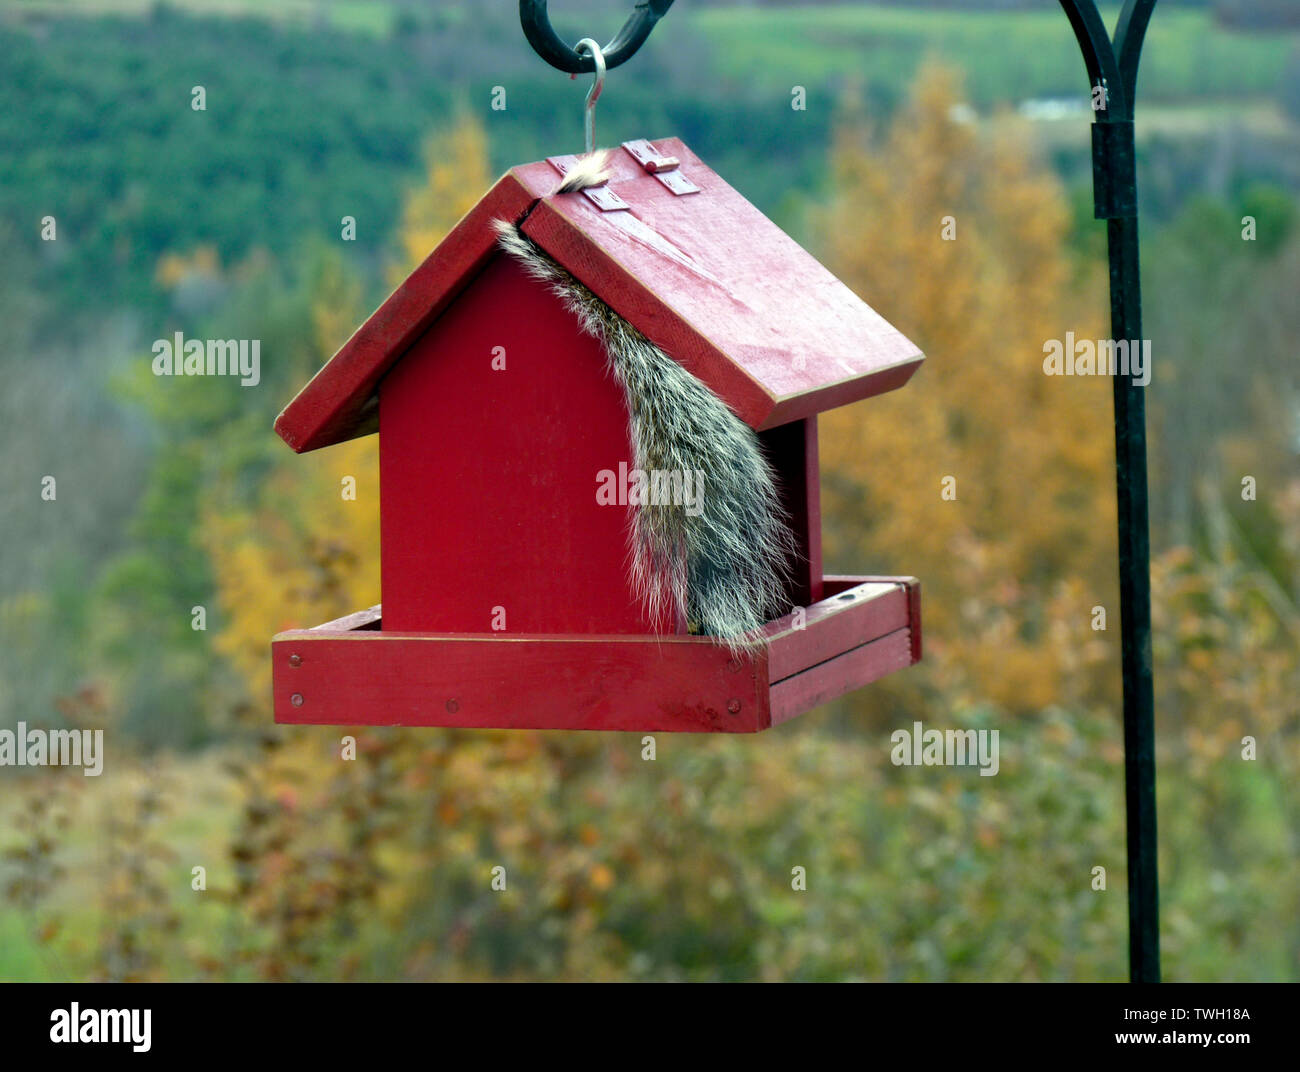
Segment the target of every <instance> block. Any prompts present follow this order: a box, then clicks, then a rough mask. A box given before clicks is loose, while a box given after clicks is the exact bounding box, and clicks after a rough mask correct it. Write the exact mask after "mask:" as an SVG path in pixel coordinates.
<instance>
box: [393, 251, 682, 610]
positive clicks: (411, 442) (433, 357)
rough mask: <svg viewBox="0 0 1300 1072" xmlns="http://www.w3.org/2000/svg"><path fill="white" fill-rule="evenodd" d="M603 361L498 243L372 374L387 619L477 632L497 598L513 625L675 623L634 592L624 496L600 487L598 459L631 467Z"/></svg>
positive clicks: (608, 466) (618, 391) (620, 410)
mask: <svg viewBox="0 0 1300 1072" xmlns="http://www.w3.org/2000/svg"><path fill="white" fill-rule="evenodd" d="M498 348H500V349H498ZM494 352H496V353H497V354H498V355H500V359H501V360H504V361H505V368H504V369H501V368H499V367H493V355H494ZM605 366H606V359H605V354H604V350H603V348H602V347H601V345H600V343H599V342H598V341H597V340H595V339H593V338H591V337H590V336H588V335H584V334H581V333H580V332H579V331H578V328H577V320H576V318H575V316H574V315H573V313H571V312H570V311H569V310H568V309H566V308H565V307H564V306H563V305H561V304H560V303H559V302H558V301H556V300H555V298H554V295H553V294H552V293H551V292H550V290H549V289H548V288H547V286H546V285H545V284H543V283H540V282H538V281H537V280H535V279H533V278H531V277H530V276H528V275H527V273H526V272H525V271H524V270H523V268H521V267H520V265H519V264H518V263H517V262H516V261H515V260H514V259H513V258H511V257H510V256H508V255H507V254H498V255H497V256H496V257H495V258H493V260H492V261H491V262H490V263H489V264H488V265H487V267H485V268H484V269H483V271H482V272H481V273H480V274H479V277H478V279H477V280H476V282H475V284H474V285H473V286H472V287H470V288H469V290H468V291H466V292H465V293H464V294H462V296H461V298H460V300H459V301H457V302H456V303H455V305H454V306H453V307H452V308H450V309H449V310H448V311H447V312H446V313H445V314H444V315H443V316H442V317H441V318H440V319H439V320H438V322H437V323H436V324H435V325H434V326H433V327H432V328H431V329H430V330H429V331H427V332H426V333H425V334H424V335H422V336H421V337H420V339H419V340H418V341H417V342H416V344H415V345H414V346H413V347H412V348H411V351H410V352H409V353H408V355H407V356H406V358H405V359H404V360H403V361H402V362H401V363H400V364H399V365H398V366H397V367H396V368H394V369H393V370H392V372H390V373H389V374H388V376H386V377H385V378H384V380H383V382H382V384H381V385H380V414H381V419H382V422H383V428H384V431H383V434H382V435H381V436H380V442H379V465H380V499H379V501H380V512H381V525H380V542H381V568H382V581H383V599H384V628H385V629H388V630H396V631H398V632H434V633H450V632H456V633H482V632H489V631H491V630H493V629H496V628H497V627H498V626H499V625H500V624H501V623H500V621H493V615H494V608H497V607H499V608H501V612H497V613H498V614H501V613H503V614H504V626H505V631H506V632H507V633H510V634H520V633H523V634H547V633H585V634H602V633H673V632H676V631H677V629H676V628H675V627H676V622H675V620H674V619H673V618H672V617H671V616H669V615H665V616H662V617H661V618H659V619H657V620H656V619H652V618H651V617H650V615H649V613H648V611H647V610H646V608H645V607H644V605H643V604H642V602H641V601H640V600H639V599H638V598H637V597H636V594H635V592H634V591H633V588H632V582H631V578H630V574H629V571H628V568H627V561H628V532H629V530H630V527H631V525H632V521H633V517H632V515H633V511H634V510H635V509H636V508H635V507H633V506H628V505H626V503H624V504H622V505H618V504H602V503H600V502H598V501H597V496H596V491H597V487H598V475H599V474H600V473H601V472H603V471H606V472H609V473H611V474H618V473H619V472H620V469H619V466H620V464H621V465H624V466H626V467H627V469H628V470H630V469H631V468H632V467H633V461H632V459H633V453H632V445H631V442H630V438H629V433H628V424H629V418H628V413H627V405H626V403H625V401H624V398H623V392H622V388H620V387H619V385H618V384H617V382H616V381H615V380H614V378H613V377H612V376H610V375H608V374H607V372H606V368H605Z"/></svg>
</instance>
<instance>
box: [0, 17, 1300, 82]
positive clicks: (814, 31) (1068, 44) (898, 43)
mask: <svg viewBox="0 0 1300 1072" xmlns="http://www.w3.org/2000/svg"><path fill="white" fill-rule="evenodd" d="M155 2H156V0H8V2H7V3H5V4H3V5H0V10H6V11H8V12H9V13H10V14H13V13H23V12H28V13H44V14H57V13H78V12H79V13H84V14H107V13H115V14H143V13H145V12H147V11H149V10H150V9H151V8H152V7H154V6H155ZM171 6H173V7H176V8H179V9H183V10H186V11H189V12H192V13H196V14H212V15H256V16H260V17H271V18H276V19H282V20H286V21H290V22H297V23H311V22H324V23H327V24H330V25H332V26H334V27H336V28H338V29H343V30H349V31H356V32H363V33H373V34H388V33H390V32H392V30H393V27H394V25H395V24H396V20H397V17H398V14H399V13H400V12H402V11H403V10H405V11H407V12H409V13H410V16H411V17H412V18H413V19H415V20H416V21H417V22H419V21H421V20H423V19H436V20H437V23H438V25H439V26H440V27H442V28H445V27H448V26H456V25H457V24H460V26H461V29H460V30H458V31H457V32H464V33H466V34H473V33H474V32H475V29H474V27H475V24H476V23H480V24H482V25H485V26H488V27H500V26H502V25H510V20H509V18H507V17H506V16H507V15H509V13H510V12H511V11H513V9H514V6H515V5H514V0H489V2H487V3H484V4H481V5H480V4H472V5H466V4H453V3H447V4H438V5H436V6H435V5H429V6H428V8H424V7H421V6H418V5H417V6H407V5H401V4H396V3H386V2H384V0H376V2H367V0H274V2H257V0H172V2H171ZM1042 8H1043V9H1042V11H1031V12H1023V11H1012V12H997V11H974V12H963V11H951V10H939V11H913V10H909V9H908V8H906V7H902V6H886V5H876V4H864V5H860V6H858V5H825V4H789V5H782V6H774V7H762V8H755V7H750V6H747V5H737V6H726V7H703V8H701V7H695V6H692V4H691V3H690V0H683V2H682V3H680V4H679V5H678V6H677V7H675V8H674V9H673V10H672V11H671V12H670V14H669V16H668V18H667V19H665V21H664V22H663V23H662V24H661V26H660V28H659V29H658V30H657V31H656V37H655V42H656V45H657V46H663V47H669V48H680V47H688V46H689V45H690V44H691V43H692V42H693V41H695V40H700V41H703V42H704V43H705V44H706V45H708V46H710V49H709V51H710V53H711V56H712V62H714V63H715V64H716V73H717V77H718V79H719V80H720V81H722V82H724V83H727V84H729V85H730V86H731V87H745V88H747V89H748V90H749V91H758V92H771V91H775V90H780V91H783V92H789V89H790V87H791V86H794V85H820V84H823V83H824V81H825V79H826V78H827V77H828V76H829V77H832V78H836V79H840V78H843V79H850V78H854V77H857V78H861V79H862V80H863V81H865V82H869V83H873V84H889V85H895V86H901V85H906V84H908V83H909V82H910V80H911V75H912V72H913V71H914V70H915V68H916V67H917V65H918V63H920V62H921V61H922V60H923V59H925V58H926V57H936V58H941V59H944V60H946V61H949V62H952V63H955V64H959V65H960V66H962V67H963V68H964V69H965V70H966V71H967V72H968V75H967V87H968V90H969V92H970V96H971V99H972V101H973V102H975V103H976V104H982V105H988V104H993V103H996V102H999V101H1006V100H1016V99H1023V98H1025V97H1039V96H1063V95H1066V94H1071V95H1073V94H1080V93H1084V92H1086V88H1087V87H1086V80H1085V75H1084V71H1083V66H1082V62H1081V60H1080V58H1079V51H1078V46H1077V45H1076V43H1075V41H1074V38H1073V35H1072V33H1071V31H1070V28H1069V25H1068V23H1067V22H1066V20H1065V18H1064V16H1063V14H1062V12H1061V10H1060V8H1059V7H1058V5H1057V4H1056V3H1055V2H1054V0H1043V3H1042ZM489 12H490V18H486V19H483V18H478V17H476V16H480V15H482V14H487V13H489ZM1103 12H1104V14H1105V16H1106V18H1107V21H1108V23H1109V24H1112V25H1113V23H1114V20H1115V17H1116V14H1117V12H1118V7H1117V6H1116V5H1105V6H1104V7H1103ZM553 17H554V22H555V25H556V28H557V30H558V32H559V33H560V35H561V36H563V37H572V36H575V35H577V36H580V35H581V34H582V33H583V32H590V27H589V26H588V24H589V23H590V19H591V16H590V14H589V13H584V12H577V13H575V12H573V11H569V12H567V13H566V12H565V11H563V10H562V9H561V8H557V10H556V11H555V12H554V16H553ZM617 17H619V16H617V15H610V16H608V17H605V18H603V19H602V22H601V26H602V27H604V26H605V24H606V23H608V25H609V32H611V33H612V31H613V29H614V27H615V26H616V25H617V21H616V19H617ZM584 26H587V27H588V28H587V30H583V29H582V27H584ZM1296 49H1300V32H1290V33H1285V32H1269V33H1257V34H1251V33H1238V32H1233V31H1229V30H1227V29H1225V28H1224V27H1221V26H1219V25H1217V24H1216V23H1215V22H1214V20H1213V19H1212V17H1211V16H1210V14H1209V13H1208V12H1207V11H1205V10H1182V9H1179V8H1178V7H1176V6H1174V5H1173V4H1162V5H1160V6H1159V7H1158V8H1157V10H1156V14H1155V17H1154V18H1153V20H1152V23H1151V28H1150V31H1149V32H1148V35H1147V42H1146V47H1145V50H1144V57H1143V65H1142V75H1141V82H1140V88H1141V92H1142V96H1143V99H1145V100H1149V101H1152V102H1166V103H1167V102H1169V101H1174V100H1205V99H1211V98H1214V99H1220V100H1221V99H1222V98H1224V97H1238V98H1239V97H1260V96H1271V95H1272V94H1273V93H1274V92H1275V91H1276V89H1277V85H1278V81H1279V79H1280V77H1281V75H1282V72H1283V70H1284V69H1285V66H1286V64H1287V61H1288V57H1289V56H1290V55H1291V53H1292V52H1293V50H1296Z"/></svg>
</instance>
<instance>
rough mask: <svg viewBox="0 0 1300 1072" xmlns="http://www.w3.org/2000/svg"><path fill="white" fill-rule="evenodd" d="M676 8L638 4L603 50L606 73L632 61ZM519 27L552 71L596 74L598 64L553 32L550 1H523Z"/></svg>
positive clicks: (661, 1) (644, 0)
mask: <svg viewBox="0 0 1300 1072" xmlns="http://www.w3.org/2000/svg"><path fill="white" fill-rule="evenodd" d="M672 6H673V0H638V2H637V5H636V7H635V8H633V10H632V14H631V15H629V16H628V19H627V22H625V23H623V28H622V29H621V30H619V31H618V33H617V34H616V35H615V37H614V39H613V40H612V41H611V42H610V43H609V44H607V45H606V46H605V47H604V49H603V50H602V51H603V54H604V57H605V67H606V69H607V70H611V71H612V70H613V69H614V68H615V67H617V66H618V65H619V64H620V63H626V62H627V61H628V60H630V59H631V58H632V57H633V56H634V55H635V54H636V50H637V49H639V48H640V47H641V46H642V45H643V44H645V39H646V38H647V37H649V36H650V31H651V30H653V29H654V28H655V23H656V22H658V21H659V20H660V19H661V18H663V17H664V15H666V14H667V13H668V9H669V8H670V7H672ZM519 23H520V25H521V26H522V27H523V28H524V36H525V37H526V38H528V43H529V44H530V45H532V46H533V51H534V52H536V53H537V54H538V55H539V56H541V57H542V59H544V60H545V61H546V62H547V63H549V64H550V65H551V66H552V67H555V68H558V69H559V70H561V71H563V72H564V73H565V74H591V73H592V72H593V71H595V69H596V67H595V64H594V63H593V61H592V60H591V59H590V58H588V57H586V56H584V55H582V54H581V53H580V52H579V51H578V50H577V49H576V48H570V47H569V46H568V45H566V44H565V43H564V42H563V41H562V40H561V39H560V36H559V35H558V34H557V33H556V32H555V30H554V29H552V28H551V20H550V18H549V16H548V15H547V14H546V0H519Z"/></svg>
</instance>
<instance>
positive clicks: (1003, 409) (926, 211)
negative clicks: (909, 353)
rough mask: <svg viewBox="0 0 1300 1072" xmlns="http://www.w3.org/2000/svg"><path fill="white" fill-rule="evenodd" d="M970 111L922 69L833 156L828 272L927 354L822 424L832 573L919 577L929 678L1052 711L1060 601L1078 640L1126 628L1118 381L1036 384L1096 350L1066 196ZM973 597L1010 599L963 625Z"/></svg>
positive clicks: (1094, 307)
mask: <svg viewBox="0 0 1300 1072" xmlns="http://www.w3.org/2000/svg"><path fill="white" fill-rule="evenodd" d="M960 99H961V98H960V92H959V89H958V85H957V81H956V79H955V77H954V75H953V74H952V73H950V72H948V71H946V70H944V69H941V68H937V67H930V68H928V69H927V70H926V71H925V72H923V73H922V75H921V77H920V79H919V81H918V84H917V87H916V89H915V91H914V94H913V97H912V100H911V102H910V103H909V104H908V105H907V107H905V108H904V109H903V110H902V112H901V113H900V114H899V115H898V116H897V118H896V119H895V120H894V122H893V123H892V125H891V127H890V129H889V131H888V133H887V134H886V135H885V136H884V137H883V139H881V140H880V141H879V142H878V144H876V145H874V146H873V145H872V144H871V142H870V141H869V139H868V137H867V132H866V131H864V129H863V128H862V126H861V124H859V123H857V122H848V123H845V124H844V125H842V127H841V129H840V131H839V133H838V136H837V138H836V143H835V148H834V159H833V166H834V176H835V183H836V185H835V194H834V197H833V199H832V202H831V204H830V205H829V207H828V208H827V210H826V211H825V212H824V214H823V219H822V225H823V233H824V235H825V254H826V260H827V264H828V265H829V266H830V267H831V269H832V270H833V271H835V272H836V274H837V275H839V276H840V277H841V278H843V279H844V280H845V281H846V282H847V283H848V284H849V285H850V286H852V287H853V288H854V289H855V290H857V292H858V293H859V294H861V295H862V296H863V297H864V298H865V299H866V300H867V301H868V302H870V303H871V304H872V305H873V306H874V307H875V308H877V309H879V310H881V311H882V312H883V313H884V315H885V316H886V317H887V318H888V319H889V320H890V322H891V323H893V324H894V325H895V326H897V327H898V328H899V329H900V330H901V331H902V332H903V333H904V334H905V335H907V336H908V337H909V338H911V339H912V340H913V341H914V342H916V343H917V344H918V345H919V346H920V347H921V348H922V350H923V351H924V352H925V353H926V354H927V355H928V356H927V360H926V362H925V364H924V365H923V366H922V368H921V370H920V372H918V373H917V375H916V377H915V378H914V379H913V381H912V382H911V383H910V384H909V385H908V386H907V387H906V388H904V389H903V390H901V391H899V392H896V393H891V394H889V395H885V396H884V397H881V398H876V399H870V400H868V401H866V402H863V403H861V404H860V405H857V406H851V407H847V408H845V409H840V410H837V411H834V412H832V413H831V414H829V415H827V416H826V417H825V418H824V419H823V423H822V436H821V442H822V463H823V469H824V471H825V474H826V475H825V502H824V510H825V514H826V522H827V532H826V536H827V559H828V562H829V563H830V564H831V565H833V566H834V567H835V568H837V569H844V570H849V569H851V570H860V571H864V572H874V573H898V572H905V573H913V574H916V575H918V576H920V577H921V578H922V581H923V585H924V608H925V611H924V613H925V619H926V623H927V629H926V633H927V645H928V652H929V654H928V655H927V658H931V657H933V662H932V664H931V666H930V667H929V668H928V669H925V670H922V671H921V674H922V675H926V676H925V678H923V680H928V681H930V682H931V683H937V682H938V681H939V679H940V677H941V676H942V675H943V674H944V673H946V670H947V668H949V667H951V666H954V665H959V666H961V667H963V668H964V669H965V672H966V673H967V674H968V675H969V676H970V678H971V679H972V680H976V681H978V682H979V683H980V691H981V694H982V695H983V696H984V697H985V698H986V699H989V700H992V701H994V702H996V703H998V704H999V705H1005V706H1006V707H1007V708H1009V709H1011V710H1016V711H1033V710H1039V709H1041V708H1042V707H1043V706H1045V705H1047V704H1049V703H1052V702H1053V701H1054V700H1056V699H1058V698H1059V697H1060V685H1061V679H1060V667H1059V666H1058V665H1056V664H1055V663H1053V661H1052V660H1050V659H1045V658H1043V651H1042V640H1043V632H1044V628H1045V624H1046V623H1045V617H1044V608H1046V607H1047V606H1048V605H1049V603H1050V601H1051V598H1052V596H1053V595H1054V594H1055V593H1057V592H1058V591H1060V590H1061V589H1062V586H1067V587H1069V588H1070V590H1071V591H1073V593H1074V596H1075V598H1076V599H1077V606H1076V608H1075V613H1076V614H1077V636H1078V637H1079V639H1080V642H1081V643H1082V642H1086V641H1087V640H1088V639H1090V636H1089V626H1088V623H1089V615H1090V613H1091V608H1092V607H1093V606H1094V605H1095V604H1102V605H1106V606H1108V607H1109V608H1110V609H1111V611H1112V614H1113V616H1114V620H1115V626H1116V627H1117V626H1118V614H1117V608H1116V604H1115V602H1114V585H1113V581H1112V574H1113V571H1114V565H1113V558H1112V556H1113V553H1114V550H1113V549H1114V540H1115V536H1114V507H1113V499H1114V495H1113V491H1112V483H1113V476H1112V468H1111V466H1112V464H1113V462H1112V459H1113V456H1114V449H1113V443H1112V434H1113V433H1112V430H1111V424H1110V420H1109V416H1110V400H1109V394H1110V383H1109V380H1108V379H1107V378H1105V377H1049V376H1047V375H1045V374H1044V371H1043V355H1044V350H1043V347H1044V344H1045V343H1046V342H1047V341H1048V340H1051V339H1057V340H1064V338H1065V333H1066V332H1068V331H1073V332H1074V333H1075V335H1076V336H1077V337H1078V338H1081V339H1094V340H1095V339H1098V338H1100V337H1102V335H1103V334H1104V331H1103V330H1102V327H1101V325H1102V323H1103V322H1104V321H1103V319H1102V318H1101V316H1099V315H1098V314H1099V312H1100V309H1101V308H1102V301H1103V298H1102V296H1101V294H1100V293H1099V292H1098V290H1097V289H1096V287H1095V286H1092V285H1088V284H1085V285H1084V286H1082V287H1079V286H1072V285H1071V283H1072V281H1073V278H1074V275H1073V273H1072V270H1071V265H1070V262H1069V260H1068V257H1067V255H1066V252H1065V239H1066V235H1067V232H1068V230H1069V226H1070V216H1069V209H1068V203H1067V201H1066V198H1065V197H1064V195H1063V193H1062V191H1061V189H1060V187H1059V184H1058V183H1057V181H1056V180H1055V179H1054V178H1053V177H1052V176H1051V174H1050V173H1049V172H1048V171H1047V170H1046V169H1045V168H1043V167H1041V166H1039V165H1037V164H1035V163H1033V162H1031V159H1030V157H1029V155H1028V154H1027V152H1026V151H1025V148H1024V146H1022V145H1018V144H1016V143H1014V142H1012V141H1009V140H1007V139H1006V138H1000V137H990V136H989V135H988V134H986V133H984V132H983V131H981V130H979V129H977V128H976V127H974V126H973V125H972V124H971V123H970V122H967V121H966V120H965V119H964V117H963V114H962V112H961V110H960V109H959V108H958V107H957V106H958V104H959V102H960ZM947 477H952V478H953V480H954V481H955V487H954V490H955V499H948V500H945V499H944V498H943V497H942V496H941V491H942V483H941V482H942V481H943V480H944V479H945V478H947ZM984 586H993V587H995V588H996V589H998V590H999V591H1000V592H1005V593H1008V594H1009V595H1010V598H1009V599H1006V600H1002V599H998V600H997V602H998V603H999V604H1003V603H1005V608H1004V610H1005V613H1006V617H1005V618H998V619H982V618H980V617H978V616H973V615H972V614H971V613H970V609H971V608H973V607H974V606H977V605H983V603H984V599H985V595H986V593H983V592H981V591H979V588H981V587H984ZM1112 635H1113V634H1112ZM918 679H922V678H921V677H920V675H916V674H913V675H907V676H906V680H903V679H900V680H899V681H898V682H891V683H890V684H889V686H887V688H889V689H891V690H892V689H896V688H901V689H908V690H910V689H912V688H914V686H915V685H916V683H917V680H918ZM913 702H915V700H913Z"/></svg>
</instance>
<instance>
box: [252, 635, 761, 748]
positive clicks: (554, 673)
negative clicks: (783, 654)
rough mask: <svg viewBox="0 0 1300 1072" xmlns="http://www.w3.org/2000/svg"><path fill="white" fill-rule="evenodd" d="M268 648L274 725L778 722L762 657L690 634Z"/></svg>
mask: <svg viewBox="0 0 1300 1072" xmlns="http://www.w3.org/2000/svg"><path fill="white" fill-rule="evenodd" d="M271 647H272V659H273V663H274V692H275V712H276V721H277V722H288V723H297V724H309V725H349V726H472V727H479V728H486V729H491V728H495V729H568V730H626V731H636V732H684V733H718V732H725V733H753V732H755V731H757V730H760V729H763V728H765V727H766V726H767V725H768V724H769V722H768V714H767V703H766V700H767V696H766V687H765V685H766V682H765V679H764V678H763V672H764V668H763V665H762V662H761V660H760V662H759V663H757V664H747V665H745V666H742V667H740V668H739V669H736V670H732V669H730V665H731V659H730V657H729V656H728V655H727V653H726V652H725V651H724V650H722V649H720V648H718V647H717V646H715V645H713V644H711V643H709V642H708V641H700V640H698V639H696V638H690V637H681V638H678V637H666V638H656V637H581V638H579V637H573V638H559V637H521V638H503V637H501V636H494V635H491V634H488V635H482V634H480V635H478V636H464V635H461V636H437V635H428V634H426V635H418V634H416V635H412V634H407V633H392V632H388V631H381V632H364V631H363V632H352V633H339V634H335V635H323V634H320V633H318V632H316V631H315V630H300V631H296V632H292V633H282V634H280V636H278V637H276V638H275V640H274V642H273V643H272V646H271ZM292 656H297V657H298V659H299V662H298V664H297V665H293V664H292V663H291V661H290V660H291V657H292ZM294 696H298V697H300V698H301V703H300V704H295V703H294V702H293V697H294ZM733 706H734V707H735V711H734V712H733V711H732V710H731V708H732V707H733Z"/></svg>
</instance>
